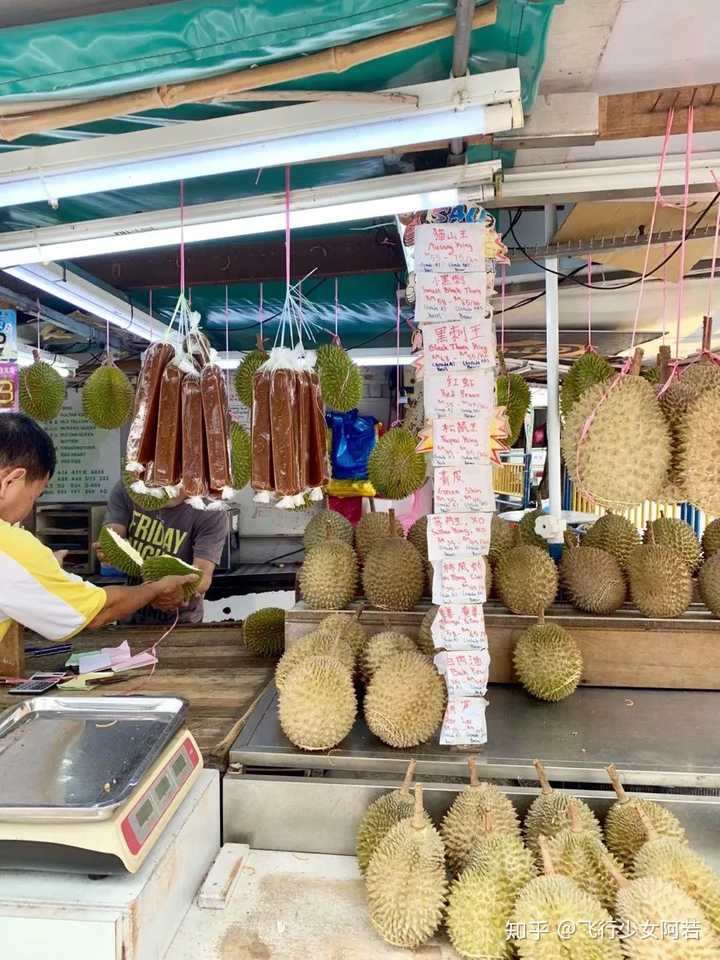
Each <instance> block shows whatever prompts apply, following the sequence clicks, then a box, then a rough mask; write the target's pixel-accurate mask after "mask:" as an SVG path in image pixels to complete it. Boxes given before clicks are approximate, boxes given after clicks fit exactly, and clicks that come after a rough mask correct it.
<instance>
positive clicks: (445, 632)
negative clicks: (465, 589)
mask: <svg viewBox="0 0 720 960" xmlns="http://www.w3.org/2000/svg"><path fill="white" fill-rule="evenodd" d="M431 635H432V640H433V646H434V647H435V649H436V650H487V649H488V638H487V632H486V630H485V615H484V613H483V608H482V604H480V603H449V604H442V605H441V606H440V607H438V612H437V614H436V616H435V619H434V620H433V625H432V628H431Z"/></svg>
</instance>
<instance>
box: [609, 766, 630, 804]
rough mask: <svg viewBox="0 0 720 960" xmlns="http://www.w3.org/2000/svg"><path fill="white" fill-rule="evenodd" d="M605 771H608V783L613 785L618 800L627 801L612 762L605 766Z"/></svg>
mask: <svg viewBox="0 0 720 960" xmlns="http://www.w3.org/2000/svg"><path fill="white" fill-rule="evenodd" d="M607 773H608V776H609V777H610V783H611V784H612V786H613V790H614V791H615V795H616V797H617V798H618V800H620V801H621V802H623V803H624V802H625V801H627V799H628V795H627V794H626V793H625V788H624V787H623V785H622V782H621V781H620V775H619V773H618V772H617V770H616V769H615V764H614V763H611V764H610V766H609V767H608V768H607Z"/></svg>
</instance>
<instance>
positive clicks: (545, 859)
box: [538, 833, 555, 877]
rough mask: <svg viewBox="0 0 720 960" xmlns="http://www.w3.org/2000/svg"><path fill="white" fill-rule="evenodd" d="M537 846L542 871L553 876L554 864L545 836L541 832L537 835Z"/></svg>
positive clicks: (548, 875) (547, 875)
mask: <svg viewBox="0 0 720 960" xmlns="http://www.w3.org/2000/svg"><path fill="white" fill-rule="evenodd" d="M538 846H539V847H540V856H541V857H542V865H543V873H544V874H545V876H546V877H554V876H555V865H554V864H553V861H552V856H551V855H550V847H549V846H548V842H547V837H546V836H545V834H544V833H541V834H540V836H539V837H538Z"/></svg>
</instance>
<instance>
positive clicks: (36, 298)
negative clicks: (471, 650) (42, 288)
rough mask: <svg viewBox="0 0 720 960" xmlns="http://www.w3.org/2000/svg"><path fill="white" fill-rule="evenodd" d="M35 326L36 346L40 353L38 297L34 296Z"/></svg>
mask: <svg viewBox="0 0 720 960" xmlns="http://www.w3.org/2000/svg"><path fill="white" fill-rule="evenodd" d="M35 310H36V316H35V320H36V326H37V348H38V353H40V297H35Z"/></svg>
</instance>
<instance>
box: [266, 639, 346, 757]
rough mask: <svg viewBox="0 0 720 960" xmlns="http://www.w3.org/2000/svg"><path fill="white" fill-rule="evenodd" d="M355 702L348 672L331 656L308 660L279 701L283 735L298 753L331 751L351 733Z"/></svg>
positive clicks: (290, 679)
mask: <svg viewBox="0 0 720 960" xmlns="http://www.w3.org/2000/svg"><path fill="white" fill-rule="evenodd" d="M356 715H357V699H356V697H355V687H354V686H353V682H352V676H351V673H350V671H349V670H348V669H347V668H346V667H345V666H343V664H342V663H340V661H339V660H336V659H335V658H334V657H308V658H307V659H306V660H303V661H302V663H299V664H297V666H296V667H294V668H293V670H291V671H290V673H289V674H288V676H287V678H286V680H285V682H284V684H283V687H282V690H281V691H280V695H279V698H278V717H279V719H280V726H281V727H282V730H283V733H284V734H285V736H286V737H287V738H288V740H289V741H290V742H291V743H294V744H295V746H296V747H300V749H301V750H330V749H332V748H333V747H336V746H337V745H338V744H339V743H340V742H341V741H342V740H344V739H345V737H346V736H347V735H348V734H349V733H350V731H351V730H352V727H353V724H354V723H355V717H356Z"/></svg>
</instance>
